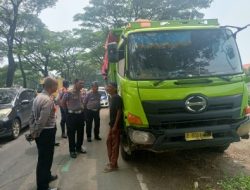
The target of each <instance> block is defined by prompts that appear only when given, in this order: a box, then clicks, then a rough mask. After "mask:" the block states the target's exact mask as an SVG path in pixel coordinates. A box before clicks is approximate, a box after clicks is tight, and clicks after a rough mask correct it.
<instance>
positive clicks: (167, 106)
mask: <svg viewBox="0 0 250 190" xmlns="http://www.w3.org/2000/svg"><path fill="white" fill-rule="evenodd" d="M115 32H116V34H117V33H119V35H120V36H117V38H116V39H117V40H116V42H115V43H114V42H112V43H110V45H109V46H108V47H107V52H108V53H109V55H108V58H109V66H108V69H107V76H108V77H107V78H108V80H111V81H116V82H117V83H118V90H119V94H120V95H121V97H122V99H123V103H124V110H123V112H124V128H123V130H122V131H123V132H122V142H121V151H122V156H123V158H124V159H128V158H130V157H131V155H133V152H135V151H137V150H141V149H146V150H150V151H154V152H164V151H168V150H176V149H193V148H204V147H213V148H214V149H216V150H219V151H222V152H223V151H224V150H225V149H227V147H228V146H229V145H230V143H232V142H236V141H239V140H240V137H247V136H248V132H249V127H250V126H249V117H248V113H249V108H248V90H247V85H246V83H245V75H244V72H243V69H242V63H241V58H240V54H239V50H238V47H237V44H236V41H235V37H234V35H233V33H232V31H231V30H229V29H228V28H225V27H221V26H220V25H219V24H218V21H217V20H216V19H207V20H193V21H190V20H179V21H148V20H142V21H138V22H133V23H130V24H129V25H128V26H127V27H126V28H125V29H123V30H118V32H117V31H114V34H115ZM116 43H117V47H116Z"/></svg>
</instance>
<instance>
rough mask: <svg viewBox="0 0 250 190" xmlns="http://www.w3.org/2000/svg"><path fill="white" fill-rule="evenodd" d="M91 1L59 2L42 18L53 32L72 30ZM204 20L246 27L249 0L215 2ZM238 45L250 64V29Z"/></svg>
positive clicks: (242, 56)
mask: <svg viewBox="0 0 250 190" xmlns="http://www.w3.org/2000/svg"><path fill="white" fill-rule="evenodd" d="M88 2H89V0H58V2H57V4H56V6H55V7H53V8H48V9H46V10H44V11H43V12H42V13H41V15H40V18H41V19H42V21H43V22H44V23H45V24H46V25H47V26H48V28H49V29H50V30H52V31H63V30H71V29H72V28H76V27H78V24H79V23H77V22H73V16H74V15H75V14H77V13H82V12H83V8H84V7H85V6H87V5H88ZM201 12H203V13H205V17H204V18H217V19H218V20H219V23H220V25H222V26H223V25H233V26H245V25H247V24H250V1H249V0H237V1H236V0H214V2H212V4H211V7H210V8H208V9H205V10H201ZM237 43H238V47H239V51H240V54H241V59H242V63H243V64H247V63H250V27H248V28H247V29H245V30H243V31H241V32H240V33H238V35H237Z"/></svg>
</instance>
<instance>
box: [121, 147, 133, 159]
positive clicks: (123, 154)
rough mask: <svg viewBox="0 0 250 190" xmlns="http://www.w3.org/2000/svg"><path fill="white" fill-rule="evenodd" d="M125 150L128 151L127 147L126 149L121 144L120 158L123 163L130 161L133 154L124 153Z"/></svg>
mask: <svg viewBox="0 0 250 190" xmlns="http://www.w3.org/2000/svg"><path fill="white" fill-rule="evenodd" d="M126 149H128V147H126V146H125V145H124V144H122V143H121V156H122V159H123V160H125V161H130V160H132V159H133V155H134V154H133V152H128V151H126Z"/></svg>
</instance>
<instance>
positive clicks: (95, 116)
mask: <svg viewBox="0 0 250 190" xmlns="http://www.w3.org/2000/svg"><path fill="white" fill-rule="evenodd" d="M85 113H86V125H87V126H86V132H87V138H88V139H91V134H92V123H93V120H94V122H95V128H94V134H95V138H97V137H99V133H100V110H97V111H93V110H89V109H87V110H86V112H85Z"/></svg>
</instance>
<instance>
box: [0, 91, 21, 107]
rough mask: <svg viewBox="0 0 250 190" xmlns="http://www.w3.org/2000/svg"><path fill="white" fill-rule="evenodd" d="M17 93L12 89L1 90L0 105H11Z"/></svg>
mask: <svg viewBox="0 0 250 190" xmlns="http://www.w3.org/2000/svg"><path fill="white" fill-rule="evenodd" d="M16 94H17V92H16V91H15V90H11V89H0V104H9V103H11V102H12V101H13V100H14V98H15V96H16Z"/></svg>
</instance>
